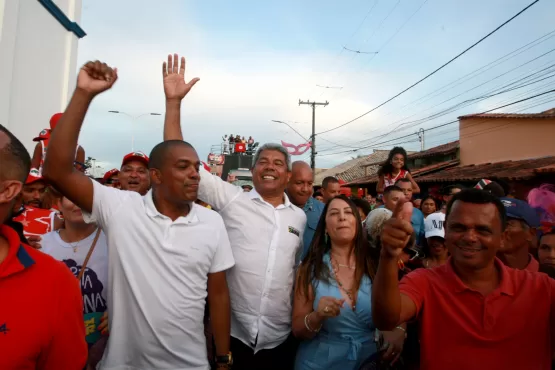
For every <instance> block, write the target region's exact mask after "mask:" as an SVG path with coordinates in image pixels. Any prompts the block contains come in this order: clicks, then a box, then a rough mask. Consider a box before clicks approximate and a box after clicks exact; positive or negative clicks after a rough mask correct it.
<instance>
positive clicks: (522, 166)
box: [415, 156, 555, 182]
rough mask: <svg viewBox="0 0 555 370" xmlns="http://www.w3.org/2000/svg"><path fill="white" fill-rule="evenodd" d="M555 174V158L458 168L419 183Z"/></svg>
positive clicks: (417, 179)
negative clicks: (544, 173)
mask: <svg viewBox="0 0 555 370" xmlns="http://www.w3.org/2000/svg"><path fill="white" fill-rule="evenodd" d="M543 172H555V156H551V157H542V158H532V159H523V160H519V161H503V162H496V163H484V164H478V165H469V166H457V167H451V168H447V169H444V170H442V171H439V172H435V173H432V174H428V175H423V176H418V177H416V176H415V180H416V181H417V182H436V181H437V182H446V181H480V180H481V179H484V178H487V179H507V180H524V179H529V178H532V177H534V176H535V175H536V174H538V173H543Z"/></svg>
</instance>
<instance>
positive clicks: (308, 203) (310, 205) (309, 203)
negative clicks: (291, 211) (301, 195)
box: [303, 197, 314, 212]
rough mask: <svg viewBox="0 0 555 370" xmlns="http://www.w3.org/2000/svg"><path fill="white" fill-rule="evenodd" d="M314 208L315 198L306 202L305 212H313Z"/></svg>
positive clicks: (310, 198)
mask: <svg viewBox="0 0 555 370" xmlns="http://www.w3.org/2000/svg"><path fill="white" fill-rule="evenodd" d="M313 206H314V198H312V197H309V198H308V200H307V201H306V204H305V205H304V207H303V211H305V212H307V211H312V207H313Z"/></svg>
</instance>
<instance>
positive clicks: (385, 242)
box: [380, 200, 414, 258]
mask: <svg viewBox="0 0 555 370" xmlns="http://www.w3.org/2000/svg"><path fill="white" fill-rule="evenodd" d="M412 208H413V206H412V203H411V202H407V201H405V200H403V201H399V202H398V203H397V206H396V207H395V211H393V216H392V217H391V218H390V219H389V220H387V221H386V222H385V224H384V227H383V229H382V233H381V236H380V238H381V243H382V251H383V252H385V253H386V254H387V256H388V257H391V258H399V256H400V255H401V253H402V252H403V248H405V247H406V246H407V244H408V242H409V240H410V237H411V235H412V233H413V232H414V230H413V228H412V225H411V223H410V219H411V216H412Z"/></svg>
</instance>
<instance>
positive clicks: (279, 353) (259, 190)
mask: <svg viewBox="0 0 555 370" xmlns="http://www.w3.org/2000/svg"><path fill="white" fill-rule="evenodd" d="M184 63H185V59H184V58H181V68H180V71H182V72H183V73H179V74H178V75H179V78H178V79H176V80H175V81H172V84H171V85H170V84H169V83H166V74H167V73H169V72H170V71H173V72H175V71H176V70H177V67H178V66H177V64H178V56H177V55H174V59H173V61H172V59H171V56H170V57H168V64H167V65H166V64H165V65H164V80H165V82H164V90H165V92H166V109H167V110H166V120H165V122H164V140H183V134H182V133H181V125H180V103H181V98H183V97H184V96H185V94H186V93H187V92H188V91H189V90H190V88H191V87H192V85H194V83H196V81H198V79H193V80H192V81H191V82H189V83H186V82H185V80H184V71H185V68H184ZM170 87H171V88H173V89H170ZM290 176H291V158H290V156H289V153H288V152H287V150H286V149H285V148H284V147H283V146H281V145H279V144H265V145H263V146H262V147H261V148H260V149H259V150H258V152H257V153H256V155H255V157H254V163H253V168H252V181H253V184H254V189H253V190H252V191H250V192H244V191H243V190H242V189H241V188H240V187H237V186H234V185H232V184H230V183H228V182H226V181H223V180H222V179H221V178H219V177H217V176H214V175H211V174H210V173H209V172H208V171H206V170H204V168H201V169H200V177H201V181H200V187H199V199H201V200H203V201H205V202H207V203H208V204H210V205H211V206H212V207H213V208H214V210H215V211H217V212H219V214H220V215H221V216H222V218H223V219H224V223H225V225H226V228H227V232H228V234H229V236H230V241H231V243H232V245H231V247H232V249H233V256H234V257H235V262H236V265H235V267H234V268H232V269H230V270H229V271H228V273H227V278H228V282H229V292H230V296H231V336H232V338H231V351H232V352H233V357H234V365H233V368H234V369H236V370H243V369H265V370H272V369H279V370H283V369H291V368H292V367H293V362H294V358H295V350H296V342H295V339H294V338H293V336H292V335H291V317H292V316H291V315H292V294H293V280H294V276H295V258H296V256H297V253H300V252H301V250H300V249H301V245H302V239H303V231H304V229H305V225H306V216H305V214H304V212H303V211H302V210H301V209H299V208H297V207H296V206H294V205H293V204H292V203H291V202H290V201H289V198H288V197H287V195H286V194H285V188H286V186H287V182H288V180H289V177H290Z"/></svg>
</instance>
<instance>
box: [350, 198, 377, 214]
mask: <svg viewBox="0 0 555 370" xmlns="http://www.w3.org/2000/svg"><path fill="white" fill-rule="evenodd" d="M350 199H351V201H352V202H353V203H354V204H355V206H357V208H360V209H362V212H363V213H364V214H365V215H368V214H369V213H370V211H372V207H370V203H368V202H367V201H366V199H362V198H359V197H355V196H352V197H351V198H350Z"/></svg>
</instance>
